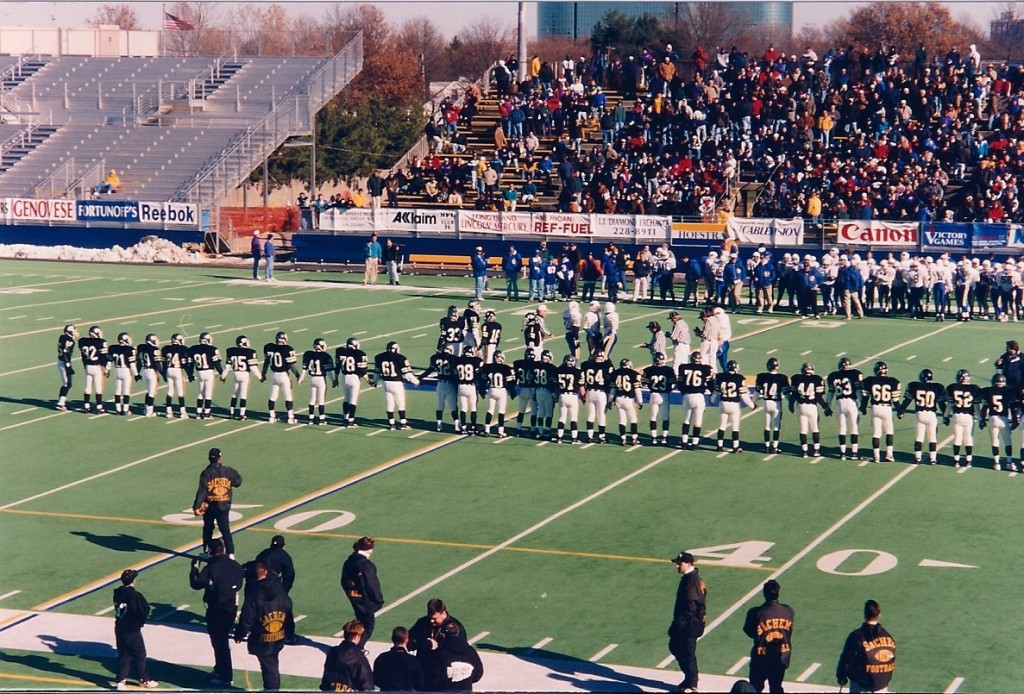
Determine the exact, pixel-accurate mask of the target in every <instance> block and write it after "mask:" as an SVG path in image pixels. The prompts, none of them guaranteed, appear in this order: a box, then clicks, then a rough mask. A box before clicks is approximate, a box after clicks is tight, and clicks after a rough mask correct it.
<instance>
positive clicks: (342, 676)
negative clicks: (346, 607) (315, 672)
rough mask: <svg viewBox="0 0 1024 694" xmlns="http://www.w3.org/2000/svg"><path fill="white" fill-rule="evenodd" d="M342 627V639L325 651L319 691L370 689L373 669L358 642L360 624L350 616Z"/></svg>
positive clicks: (361, 690) (359, 690) (371, 687)
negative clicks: (350, 619) (349, 619)
mask: <svg viewBox="0 0 1024 694" xmlns="http://www.w3.org/2000/svg"><path fill="white" fill-rule="evenodd" d="M342 631H343V632H344V640H343V641H342V642H341V643H339V644H338V645H337V646H335V647H334V648H332V649H331V650H330V651H328V652H327V659H326V660H325V661H324V676H323V678H322V679H321V680H320V691H322V692H372V691H373V671H372V670H371V669H370V661H368V660H367V659H366V654H365V653H363V648H362V646H360V645H359V642H360V641H361V639H362V637H363V625H362V624H360V623H359V622H358V621H357V620H352V621H351V622H348V623H347V624H345V626H344V627H343V629H342Z"/></svg>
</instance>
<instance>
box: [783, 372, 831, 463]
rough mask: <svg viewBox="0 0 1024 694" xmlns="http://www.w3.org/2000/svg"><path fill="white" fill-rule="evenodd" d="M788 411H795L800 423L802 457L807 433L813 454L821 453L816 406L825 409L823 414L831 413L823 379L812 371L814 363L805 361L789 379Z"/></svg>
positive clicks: (804, 455)
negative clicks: (812, 445) (826, 399)
mask: <svg viewBox="0 0 1024 694" xmlns="http://www.w3.org/2000/svg"><path fill="white" fill-rule="evenodd" d="M789 384H790V385H789V411H790V412H794V411H796V412H797V421H798V422H799V423H800V452H801V454H802V455H803V457H804V458H807V457H808V456H809V454H808V451H807V435H808V433H809V434H810V436H811V442H812V443H813V444H814V455H815V457H818V456H820V455H821V433H820V432H819V430H818V407H819V406H820V407H821V408H822V409H823V410H824V411H825V416H826V417H829V416H831V415H832V408H831V407H829V405H828V403H826V402H825V379H823V378H822V377H821V376H819V375H818V374H816V373H814V364H812V363H810V362H805V363H804V364H803V365H802V366H801V367H800V373H798V374H795V375H794V376H793V377H792V378H790V379H789Z"/></svg>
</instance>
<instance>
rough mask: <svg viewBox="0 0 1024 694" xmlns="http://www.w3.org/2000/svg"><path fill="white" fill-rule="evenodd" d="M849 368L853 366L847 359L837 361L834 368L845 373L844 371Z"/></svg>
mask: <svg viewBox="0 0 1024 694" xmlns="http://www.w3.org/2000/svg"><path fill="white" fill-rule="evenodd" d="M851 366H853V364H852V363H851V362H850V360H849V359H847V358H846V357H843V358H842V359H840V360H839V364H838V365H837V366H836V368H837V369H839V370H840V371H845V370H846V369H849V368H850V367H851Z"/></svg>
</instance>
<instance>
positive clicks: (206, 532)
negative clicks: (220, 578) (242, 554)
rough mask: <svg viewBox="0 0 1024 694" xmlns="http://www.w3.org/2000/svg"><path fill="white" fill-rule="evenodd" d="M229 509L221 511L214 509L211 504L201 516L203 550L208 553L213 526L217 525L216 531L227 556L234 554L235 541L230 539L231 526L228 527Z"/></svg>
mask: <svg viewBox="0 0 1024 694" xmlns="http://www.w3.org/2000/svg"><path fill="white" fill-rule="evenodd" d="M230 510H231V509H230V507H227V506H226V507H225V508H223V509H218V508H215V507H214V506H213V505H212V504H211V505H210V507H209V508H208V509H206V513H205V514H203V549H204V550H207V551H209V548H210V541H211V540H212V539H213V524H214V523H216V524H217V530H219V531H220V536H221V538H222V539H223V540H224V549H225V550H227V553H228V554H234V553H235V541H234V540H232V539H231V526H229V525H228V513H229V512H230Z"/></svg>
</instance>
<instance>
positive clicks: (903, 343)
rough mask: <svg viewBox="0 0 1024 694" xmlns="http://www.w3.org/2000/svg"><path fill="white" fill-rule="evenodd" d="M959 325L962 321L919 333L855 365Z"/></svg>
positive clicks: (865, 362)
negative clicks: (922, 333)
mask: <svg viewBox="0 0 1024 694" xmlns="http://www.w3.org/2000/svg"><path fill="white" fill-rule="evenodd" d="M959 325H961V324H960V323H950V324H949V325H947V326H946V327H944V328H939V329H938V330H933V331H932V332H930V333H925V334H924V335H919V336H918V337H915V338H913V339H910V340H907V341H906V342H901V343H899V344H898V345H894V346H892V347H889V348H887V349H883V350H882V351H881V352H877V353H875V354H872V355H871V356H870V357H864V358H863V359H861V360H860V361H858V362H856V363H854V366H860V365H861V364H867V363H868V362H869V361H871V360H872V359H877V358H878V357H881V356H884V355H886V354H889V352H894V351H896V350H897V349H900V348H901V347H906V346H907V345H912V344H914V343H915V342H920V341H921V340H924V339H927V338H929V337H935V336H936V335H938V334H939V333H941V332H945V331H946V330H952V329H953V328H956V327H958V326H959Z"/></svg>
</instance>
